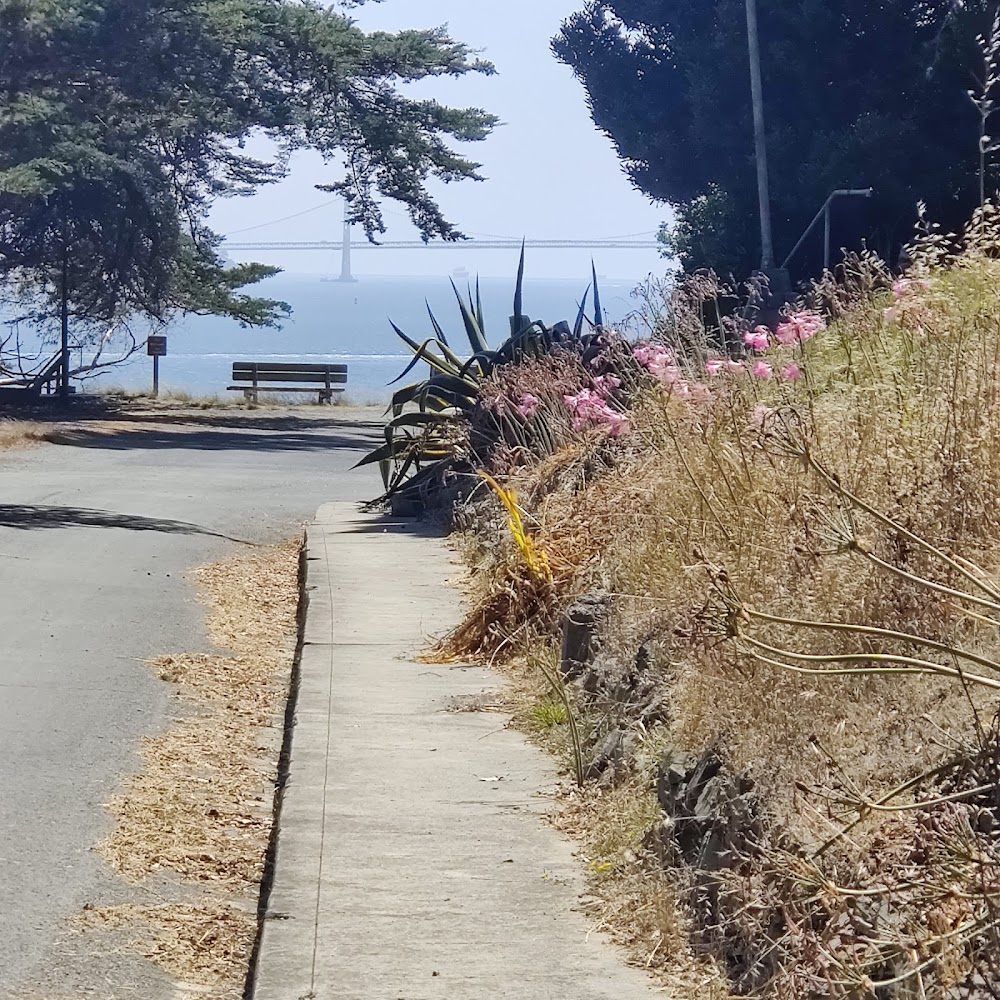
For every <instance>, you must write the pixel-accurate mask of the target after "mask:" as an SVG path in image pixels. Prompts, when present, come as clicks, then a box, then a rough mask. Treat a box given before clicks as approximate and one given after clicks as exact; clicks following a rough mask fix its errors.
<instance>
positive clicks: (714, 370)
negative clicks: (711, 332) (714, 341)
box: [705, 358, 726, 378]
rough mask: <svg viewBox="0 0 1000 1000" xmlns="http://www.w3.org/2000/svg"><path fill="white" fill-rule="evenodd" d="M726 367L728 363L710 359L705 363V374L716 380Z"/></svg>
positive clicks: (719, 359) (718, 359)
mask: <svg viewBox="0 0 1000 1000" xmlns="http://www.w3.org/2000/svg"><path fill="white" fill-rule="evenodd" d="M725 366H726V363H725V362H724V361H723V360H722V359H721V358H709V359H708V361H706V362H705V372H706V374H708V375H709V376H710V377H712V378H714V377H715V376H716V375H718V374H719V373H720V372H721V371H722V370H723V369H724V368H725Z"/></svg>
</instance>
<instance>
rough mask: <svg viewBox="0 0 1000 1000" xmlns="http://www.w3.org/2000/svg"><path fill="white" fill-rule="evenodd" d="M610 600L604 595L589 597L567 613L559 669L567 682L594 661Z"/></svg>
mask: <svg viewBox="0 0 1000 1000" xmlns="http://www.w3.org/2000/svg"><path fill="white" fill-rule="evenodd" d="M609 601H610V598H609V597H608V595H607V594H590V595H588V596H587V597H582V598H581V599H580V600H579V601H577V602H576V604H574V605H573V606H572V607H571V608H570V609H569V611H567V612H566V620H565V621H564V622H563V640H562V655H561V657H560V659H559V669H560V671H561V673H562V675H563V677H565V678H566V679H567V680H572V679H573V678H576V677H579V676H580V675H581V674H583V673H584V671H585V670H586V669H587V667H588V666H590V664H591V662H592V661H593V658H594V655H595V654H596V652H597V647H596V641H595V640H596V636H597V630H598V629H599V628H600V626H601V624H602V623H603V621H604V619H605V617H606V615H607V612H608V604H609Z"/></svg>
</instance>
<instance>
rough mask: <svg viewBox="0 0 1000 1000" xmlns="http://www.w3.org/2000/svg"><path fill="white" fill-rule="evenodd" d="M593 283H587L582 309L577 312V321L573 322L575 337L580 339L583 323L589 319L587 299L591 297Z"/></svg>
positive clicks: (581, 304) (581, 303)
mask: <svg viewBox="0 0 1000 1000" xmlns="http://www.w3.org/2000/svg"><path fill="white" fill-rule="evenodd" d="M592 287H593V285H587V289H586V291H585V292H584V293H583V300H582V301H581V302H580V310H579V312H577V314H576V323H574V324H573V338H574V339H575V340H579V339H580V338H581V337H582V336H583V324H584V322H586V319H587V299H589V298H590V289H591V288H592Z"/></svg>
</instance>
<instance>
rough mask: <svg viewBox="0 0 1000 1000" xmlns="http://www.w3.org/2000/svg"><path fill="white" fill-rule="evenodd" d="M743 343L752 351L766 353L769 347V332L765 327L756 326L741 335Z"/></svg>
mask: <svg viewBox="0 0 1000 1000" xmlns="http://www.w3.org/2000/svg"><path fill="white" fill-rule="evenodd" d="M743 343H744V344H746V345H747V347H749V348H750V349H751V350H752V351H766V350H767V349H768V347H770V346H771V331H770V330H768V328H767V327H766V326H758V327H757V328H756V329H754V330H747V332H746V333H744V334H743Z"/></svg>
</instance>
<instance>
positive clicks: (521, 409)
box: [517, 392, 542, 420]
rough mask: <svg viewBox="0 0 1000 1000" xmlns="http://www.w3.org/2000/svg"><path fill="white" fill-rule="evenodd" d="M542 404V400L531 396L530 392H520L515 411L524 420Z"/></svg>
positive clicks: (533, 413) (531, 415)
mask: <svg viewBox="0 0 1000 1000" xmlns="http://www.w3.org/2000/svg"><path fill="white" fill-rule="evenodd" d="M541 405H542V401H541V400H540V399H539V398H538V397H537V396H533V395H532V394H531V393H530V392H526V393H524V394H522V396H521V399H520V401H519V402H518V404H517V412H518V413H520V414H521V416H522V417H523V418H524V419H525V420H530V419H531V418H532V417H533V416H534V415H535V414H536V413H537V412H538V408H539V407H540V406H541Z"/></svg>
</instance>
